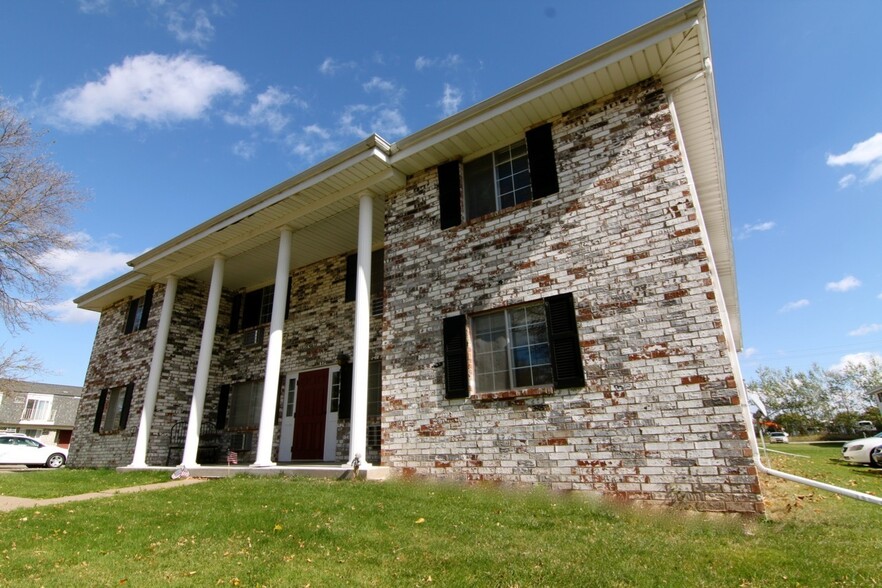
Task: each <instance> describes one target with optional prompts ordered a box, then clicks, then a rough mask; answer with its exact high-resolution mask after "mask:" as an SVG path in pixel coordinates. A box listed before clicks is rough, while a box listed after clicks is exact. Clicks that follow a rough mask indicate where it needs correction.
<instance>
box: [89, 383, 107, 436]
mask: <svg viewBox="0 0 882 588" xmlns="http://www.w3.org/2000/svg"><path fill="white" fill-rule="evenodd" d="M107 392H108V390H107V388H104V389H103V390H101V395H100V396H98V410H96V411H95V425H94V426H93V427H92V432H93V433H98V432H100V431H101V419H102V418H103V417H104V405H105V404H106V403H107Z"/></svg>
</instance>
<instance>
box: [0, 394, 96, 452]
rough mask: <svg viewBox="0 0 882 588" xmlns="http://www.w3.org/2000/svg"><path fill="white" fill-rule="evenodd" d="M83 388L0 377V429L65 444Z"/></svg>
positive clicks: (67, 444) (70, 431) (61, 444)
mask: <svg viewBox="0 0 882 588" xmlns="http://www.w3.org/2000/svg"><path fill="white" fill-rule="evenodd" d="M82 394H83V389H82V388H80V387H79V386H60V385H57V384H39V383H37V382H22V381H19V380H0V431H4V432H8V433H24V434H25V435H28V436H29V437H33V438H34V439H39V440H40V441H42V442H43V443H50V444H53V445H58V446H59V447H68V446H69V445H70V437H71V433H72V432H73V428H74V421H75V420H76V416H77V405H78V404H79V403H80V397H81V396H82Z"/></svg>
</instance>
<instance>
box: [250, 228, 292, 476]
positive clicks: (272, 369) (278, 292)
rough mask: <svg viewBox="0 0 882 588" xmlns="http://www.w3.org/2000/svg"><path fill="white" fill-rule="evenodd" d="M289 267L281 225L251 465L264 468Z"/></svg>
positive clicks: (269, 447) (286, 235)
mask: <svg viewBox="0 0 882 588" xmlns="http://www.w3.org/2000/svg"><path fill="white" fill-rule="evenodd" d="M290 270H291V229H289V228H288V227H284V228H283V229H282V233H281V236H280V238H279V256H278V259H277V260H276V284H275V289H274V290H273V312H272V317H271V318H270V334H269V345H268V346H267V352H266V372H265V375H264V377H263V404H261V408H260V431H259V433H258V437H257V457H256V459H255V461H254V464H253V466H252V467H268V466H273V465H275V463H273V461H272V449H273V433H274V430H275V425H276V400H277V398H278V394H279V368H280V366H281V363H282V335H283V333H284V330H285V308H286V307H287V305H288V304H287V303H288V301H287V299H286V298H287V296H288V272H289V271H290Z"/></svg>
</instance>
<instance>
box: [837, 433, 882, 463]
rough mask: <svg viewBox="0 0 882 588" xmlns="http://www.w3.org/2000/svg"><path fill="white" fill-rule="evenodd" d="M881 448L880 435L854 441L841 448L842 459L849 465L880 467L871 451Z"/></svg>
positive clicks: (881, 439)
mask: <svg viewBox="0 0 882 588" xmlns="http://www.w3.org/2000/svg"><path fill="white" fill-rule="evenodd" d="M880 446H882V433H878V434H877V435H874V436H872V437H866V438H865V439H855V440H854V441H849V442H848V443H846V444H845V445H843V446H842V459H844V460H845V461H847V462H849V463H865V464H868V465H871V466H873V467H877V468H879V467H882V462H880V461H878V460H879V458H878V456H876V455H873V454H872V451H873V450H874V449H875V448H877V447H880Z"/></svg>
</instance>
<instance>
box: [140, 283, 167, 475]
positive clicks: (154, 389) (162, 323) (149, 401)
mask: <svg viewBox="0 0 882 588" xmlns="http://www.w3.org/2000/svg"><path fill="white" fill-rule="evenodd" d="M177 292H178V278H177V276H169V277H168V280H166V282H165V294H163V298H162V312H161V313H160V315H159V326H158V327H157V329H156V340H155V341H154V342H153V359H151V360H150V375H149V376H147V389H146V390H145V391H144V408H143V409H142V410H141V422H140V424H139V425H138V438H137V440H136V441H135V454H134V455H133V456H132V463H131V464H129V467H132V468H143V467H147V444H148V441H149V439H150V428H151V427H153V409H154V408H156V394H157V393H158V392H159V377H160V375H162V362H163V361H165V346H166V343H168V331H169V327H170V326H171V316H172V308H173V307H174V305H175V295H176V294H177Z"/></svg>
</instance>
